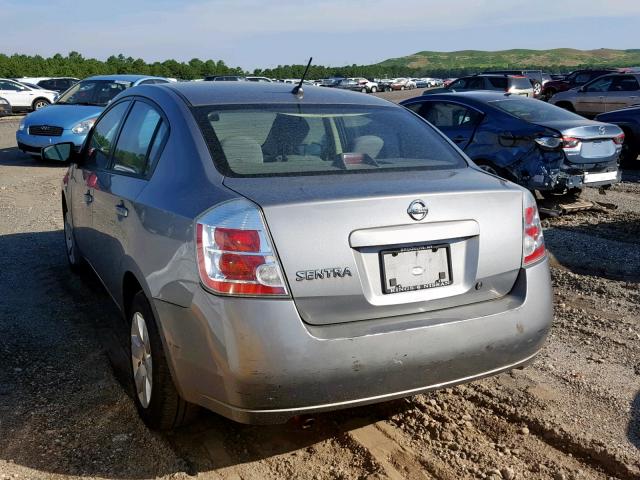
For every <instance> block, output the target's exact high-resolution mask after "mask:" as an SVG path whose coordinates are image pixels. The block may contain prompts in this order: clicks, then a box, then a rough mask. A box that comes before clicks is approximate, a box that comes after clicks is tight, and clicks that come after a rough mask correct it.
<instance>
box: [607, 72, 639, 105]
mask: <svg viewBox="0 0 640 480" xmlns="http://www.w3.org/2000/svg"><path fill="white" fill-rule="evenodd" d="M639 91H640V84H638V80H637V78H636V77H635V76H634V75H619V76H616V77H614V78H613V81H612V82H611V85H610V86H609V91H608V92H607V93H606V95H605V105H604V108H603V111H605V112H610V111H611V110H618V109H620V108H624V107H628V106H629V105H634V104H636V103H638V101H639V98H638V95H639V94H640V92H639Z"/></svg>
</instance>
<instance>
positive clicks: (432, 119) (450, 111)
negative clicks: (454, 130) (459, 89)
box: [420, 102, 481, 128]
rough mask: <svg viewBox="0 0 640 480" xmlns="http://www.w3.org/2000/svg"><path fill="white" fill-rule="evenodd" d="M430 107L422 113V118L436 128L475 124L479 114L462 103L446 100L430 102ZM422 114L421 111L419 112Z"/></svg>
mask: <svg viewBox="0 0 640 480" xmlns="http://www.w3.org/2000/svg"><path fill="white" fill-rule="evenodd" d="M430 103H431V108H430V109H429V110H428V111H426V114H425V115H423V116H424V119H425V120H427V121H428V122H429V123H431V124H432V125H435V126H436V127H438V128H442V127H444V128H447V127H449V128H450V127H462V126H472V125H475V124H476V123H477V122H478V121H479V120H480V118H481V115H480V114H479V113H478V112H476V111H475V110H471V109H469V108H466V107H464V106H462V105H458V104H456V103H448V102H430ZM420 115H422V112H420Z"/></svg>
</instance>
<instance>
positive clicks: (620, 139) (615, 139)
mask: <svg viewBox="0 0 640 480" xmlns="http://www.w3.org/2000/svg"><path fill="white" fill-rule="evenodd" d="M613 143H615V144H616V145H622V144H623V143H624V133H621V134H620V135H616V136H615V137H613Z"/></svg>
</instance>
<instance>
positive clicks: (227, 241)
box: [196, 200, 287, 296]
mask: <svg viewBox="0 0 640 480" xmlns="http://www.w3.org/2000/svg"><path fill="white" fill-rule="evenodd" d="M218 225H224V227H220V226H218ZM196 249H197V256H198V271H199V273H200V279H201V281H202V283H203V285H204V286H205V287H207V288H208V289H209V290H211V291H213V292H214V293H223V294H226V295H254V296H255V295H286V293H287V290H286V287H285V284H284V277H283V275H282V269H281V268H280V263H279V262H278V259H277V258H276V255H275V253H274V251H273V249H272V247H271V242H270V240H269V235H268V232H267V229H266V225H265V223H264V221H263V219H262V215H261V213H260V211H259V209H258V207H256V206H255V205H254V204H252V203H251V202H249V201H248V200H234V201H230V202H226V203H223V204H222V205H220V206H219V207H216V208H214V209H212V210H210V211H209V212H207V213H206V214H204V215H203V216H202V217H201V218H199V219H198V220H197V223H196Z"/></svg>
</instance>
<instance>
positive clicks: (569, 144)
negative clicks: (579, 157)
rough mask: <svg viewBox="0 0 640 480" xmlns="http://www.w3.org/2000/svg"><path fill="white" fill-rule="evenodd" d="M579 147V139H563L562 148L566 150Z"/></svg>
mask: <svg viewBox="0 0 640 480" xmlns="http://www.w3.org/2000/svg"><path fill="white" fill-rule="evenodd" d="M578 145H580V139H579V138H573V137H562V146H563V147H564V148H576V147H577V146H578Z"/></svg>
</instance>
